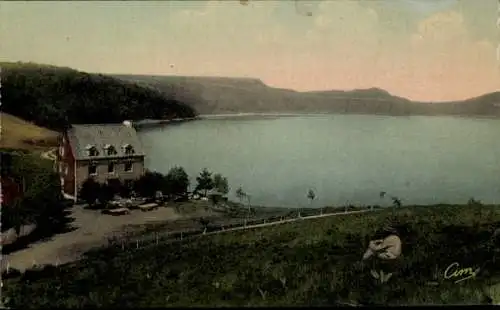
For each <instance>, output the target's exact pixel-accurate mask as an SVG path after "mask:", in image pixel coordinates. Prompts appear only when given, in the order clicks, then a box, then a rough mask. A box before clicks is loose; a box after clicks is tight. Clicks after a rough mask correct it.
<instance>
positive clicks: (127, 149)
mask: <svg viewBox="0 0 500 310" xmlns="http://www.w3.org/2000/svg"><path fill="white" fill-rule="evenodd" d="M123 149H124V151H125V154H126V155H132V154H134V153H135V151H134V147H133V146H132V145H130V144H125V145H124V146H123Z"/></svg>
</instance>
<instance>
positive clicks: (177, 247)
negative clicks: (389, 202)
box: [4, 205, 500, 308]
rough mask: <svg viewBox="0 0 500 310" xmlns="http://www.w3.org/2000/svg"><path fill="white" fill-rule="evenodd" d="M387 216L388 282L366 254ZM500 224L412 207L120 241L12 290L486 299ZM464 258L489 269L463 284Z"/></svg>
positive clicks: (159, 300)
mask: <svg viewBox="0 0 500 310" xmlns="http://www.w3.org/2000/svg"><path fill="white" fill-rule="evenodd" d="M387 220H391V221H392V222H394V223H396V227H397V228H398V229H399V230H400V231H401V237H402V240H403V257H402V259H401V261H400V262H399V263H398V266H399V267H398V269H397V271H396V274H395V275H394V276H393V277H392V278H391V279H390V281H389V282H387V283H385V284H378V283H377V281H376V280H375V279H373V278H372V276H371V275H370V273H369V271H370V270H371V269H372V268H376V266H373V265H372V264H373V263H361V261H360V259H361V256H362V255H363V252H364V250H365V249H366V246H367V243H368V241H369V240H371V239H372V238H373V237H374V234H375V233H376V231H377V230H378V228H379V227H380V226H381V225H383V223H384V222H386V221H387ZM499 226H500V208H499V207H498V206H496V207H495V206H481V205H469V206H431V207H405V208H401V209H399V210H397V211H396V212H391V211H388V210H384V211H379V212H374V213H372V214H368V215H367V214H364V215H349V216H338V217H331V218H324V219H317V220H308V221H303V222H300V223H293V224H285V225H280V226H274V227H269V228H263V229H259V230H254V231H243V232H238V233H230V234H219V235H214V236H207V237H201V238H200V239H197V240H195V241H193V242H190V243H184V244H179V243H177V244H171V245H160V246H153V247H150V248H146V249H141V250H129V251H125V252H124V251H122V250H121V248H112V247H110V248H106V249H101V250H97V251H94V252H93V253H90V254H89V255H88V258H86V259H85V260H83V261H81V262H78V263H77V264H73V265H70V266H64V267H58V268H56V267H52V268H46V269H45V270H43V271H30V272H27V273H25V274H24V276H22V277H17V278H11V279H7V280H6V281H4V296H7V298H8V303H7V304H8V305H10V306H12V307H16V308H24V307H26V308H28V307H47V306H51V307H57V306H63V307H83V306H120V307H122V306H123V307H127V306H159V307H161V306H262V305H270V306H273V305H274V306H284V305H290V306H291V305H294V306H296V305H333V304H337V303H340V302H350V303H362V304H365V305H369V304H372V305H373V304H384V305H423V304H425V305H427V304H455V303H457V304H477V303H484V302H485V300H486V297H485V293H484V292H485V291H487V290H488V287H489V286H490V285H491V283H493V282H494V280H496V282H500V279H498V276H499V275H500V268H499V267H500V266H499V261H498V258H497V259H496V260H494V250H495V249H496V250H497V249H498V244H497V243H495V242H496V241H494V239H492V238H491V236H492V234H493V231H494V230H495V229H496V228H498V227H499ZM497 256H498V255H497ZM454 262H458V263H459V264H460V265H461V266H463V268H466V267H472V268H476V267H478V266H479V267H481V271H480V273H479V274H478V276H477V277H476V278H474V279H468V280H466V281H463V282H460V283H453V282H452V281H449V280H446V279H444V277H443V272H444V270H445V269H446V267H447V266H449V265H450V264H451V263H454ZM428 281H435V282H437V287H436V286H428V285H427V282H428Z"/></svg>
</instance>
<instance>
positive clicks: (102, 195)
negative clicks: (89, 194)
mask: <svg viewBox="0 0 500 310" xmlns="http://www.w3.org/2000/svg"><path fill="white" fill-rule="evenodd" d="M114 195H115V192H114V190H113V187H112V186H111V185H109V184H102V185H101V186H100V190H99V198H98V199H99V202H100V203H101V204H102V205H103V206H106V205H107V204H108V202H109V201H111V200H112V199H113V196H114Z"/></svg>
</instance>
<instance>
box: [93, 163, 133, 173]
mask: <svg viewBox="0 0 500 310" xmlns="http://www.w3.org/2000/svg"><path fill="white" fill-rule="evenodd" d="M115 168H116V165H115V164H114V163H109V164H108V173H115ZM123 170H124V171H125V172H132V163H131V162H128V163H125V164H124V169H123ZM96 174H97V165H95V164H90V165H89V175H96Z"/></svg>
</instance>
